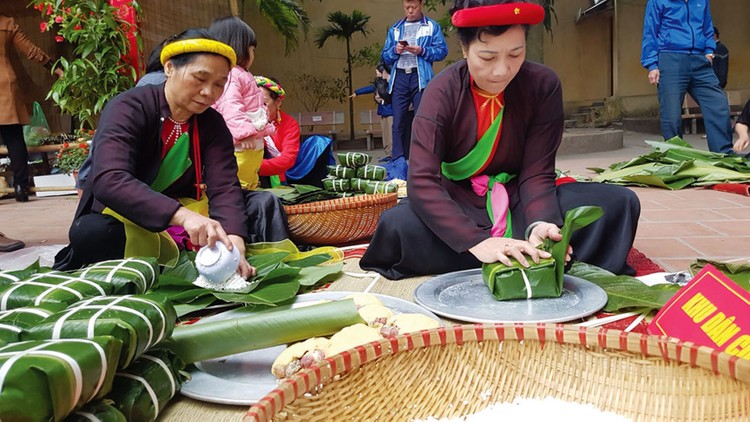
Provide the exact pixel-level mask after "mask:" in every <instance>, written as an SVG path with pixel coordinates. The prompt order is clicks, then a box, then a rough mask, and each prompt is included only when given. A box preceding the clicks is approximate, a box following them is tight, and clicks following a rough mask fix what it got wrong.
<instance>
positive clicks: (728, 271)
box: [690, 258, 750, 291]
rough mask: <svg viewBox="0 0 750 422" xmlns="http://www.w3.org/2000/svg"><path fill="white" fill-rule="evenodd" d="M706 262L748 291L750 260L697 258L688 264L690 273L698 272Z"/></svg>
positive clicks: (749, 284)
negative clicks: (733, 260) (722, 260)
mask: <svg viewBox="0 0 750 422" xmlns="http://www.w3.org/2000/svg"><path fill="white" fill-rule="evenodd" d="M706 264H711V265H713V266H714V267H716V269H718V270H719V271H721V272H722V273H724V275H725V276H727V277H729V278H730V279H731V280H732V281H734V282H735V283H737V284H739V285H740V286H741V287H742V288H743V289H745V290H747V291H750V262H748V261H745V262H721V261H714V260H711V259H702V258H699V259H696V260H695V262H693V263H692V264H690V273H691V274H692V275H696V274H698V273H699V272H700V271H701V270H702V269H703V267H705V266H706Z"/></svg>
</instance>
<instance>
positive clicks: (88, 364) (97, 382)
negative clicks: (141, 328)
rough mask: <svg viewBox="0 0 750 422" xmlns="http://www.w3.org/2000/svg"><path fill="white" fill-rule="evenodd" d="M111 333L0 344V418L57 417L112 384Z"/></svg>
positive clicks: (114, 346) (116, 345) (116, 347)
mask: <svg viewBox="0 0 750 422" xmlns="http://www.w3.org/2000/svg"><path fill="white" fill-rule="evenodd" d="M120 347H121V343H120V341H118V340H116V339H115V338H113V337H109V336H104V337H94V338H91V339H67V340H53V341H28V342H21V343H13V344H9V345H7V346H4V347H2V348H0V374H2V376H1V377H0V420H3V421H11V420H28V421H52V420H54V421H59V420H62V419H63V418H64V417H65V416H66V415H68V414H69V413H70V412H71V411H72V410H73V409H75V408H78V407H80V406H83V405H84V404H85V403H87V402H89V401H91V400H95V399H98V398H101V397H103V396H104V395H105V394H107V393H109V391H110V390H111V388H112V379H113V377H114V375H115V371H116V369H117V359H118V357H119V354H120Z"/></svg>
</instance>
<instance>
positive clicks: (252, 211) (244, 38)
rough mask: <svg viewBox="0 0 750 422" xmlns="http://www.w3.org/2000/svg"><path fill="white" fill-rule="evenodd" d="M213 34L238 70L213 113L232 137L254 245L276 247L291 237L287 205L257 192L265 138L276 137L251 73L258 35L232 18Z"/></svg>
mask: <svg viewBox="0 0 750 422" xmlns="http://www.w3.org/2000/svg"><path fill="white" fill-rule="evenodd" d="M209 31H210V32H211V33H212V34H213V35H214V36H215V37H216V39H217V40H219V41H221V42H223V43H225V44H227V45H229V46H231V47H232V49H233V50H234V52H235V53H236V54H237V65H236V66H234V67H233V68H232V70H231V72H230V74H229V79H228V80H227V81H226V86H225V87H224V94H223V95H222V96H221V97H219V99H218V100H217V101H216V102H215V103H214V105H213V108H214V109H216V110H217V111H218V112H219V113H221V115H222V117H224V121H225V122H226V124H227V127H228V128H229V132H231V133H232V138H233V140H234V155H235V159H236V160H237V168H238V171H237V177H238V178H239V180H240V185H241V186H242V194H243V196H244V200H245V215H246V216H247V224H248V229H249V230H248V239H249V240H250V243H256V242H276V241H279V240H284V239H287V238H289V226H288V223H287V217H286V212H284V206H283V205H282V203H281V199H279V198H278V197H277V196H276V195H274V194H272V193H271V192H263V191H258V190H257V189H258V187H260V176H259V175H258V172H259V170H260V166H261V162H262V161H263V151H264V149H265V141H264V139H263V138H264V137H265V136H270V135H272V134H274V133H275V132H276V129H275V127H274V125H273V124H271V123H270V122H269V118H268V116H269V114H268V107H266V105H265V99H264V96H263V92H262V91H261V89H260V88H259V87H258V84H257V83H256V82H255V77H254V76H253V75H252V74H251V73H250V66H252V65H253V61H255V47H256V45H257V40H256V38H255V32H254V31H253V29H252V28H250V26H249V25H248V24H247V23H245V22H244V21H243V20H242V19H240V18H238V17H236V16H227V17H223V18H219V19H216V20H215V21H213V23H211V27H210V28H209Z"/></svg>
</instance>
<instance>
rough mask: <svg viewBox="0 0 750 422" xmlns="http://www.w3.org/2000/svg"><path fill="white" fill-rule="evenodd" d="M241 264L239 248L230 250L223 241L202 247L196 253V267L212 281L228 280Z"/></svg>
mask: <svg viewBox="0 0 750 422" xmlns="http://www.w3.org/2000/svg"><path fill="white" fill-rule="evenodd" d="M239 265H240V252H239V250H238V249H237V248H232V250H231V251H230V250H229V249H227V247H226V246H225V245H224V244H223V243H221V242H216V244H215V245H214V247H212V248H209V247H208V246H204V247H202V248H201V249H200V250H199V251H198V253H197V254H196V255H195V267H196V268H197V269H198V272H199V273H200V275H202V276H203V277H205V278H206V280H208V281H210V282H212V283H222V282H224V281H227V280H228V279H229V277H231V276H232V275H233V274H234V273H236V272H237V268H238V267H239Z"/></svg>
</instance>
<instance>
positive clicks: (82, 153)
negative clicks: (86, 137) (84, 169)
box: [55, 142, 89, 174]
mask: <svg viewBox="0 0 750 422" xmlns="http://www.w3.org/2000/svg"><path fill="white" fill-rule="evenodd" d="M88 156H89V144H87V143H81V144H77V145H70V144H68V143H67V142H66V143H64V144H63V145H62V147H60V150H59V151H57V154H56V155H55V167H56V168H57V169H58V170H60V172H61V173H65V174H72V173H73V172H75V171H78V169H80V168H81V166H82V165H83V162H84V161H86V158H87V157H88Z"/></svg>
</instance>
